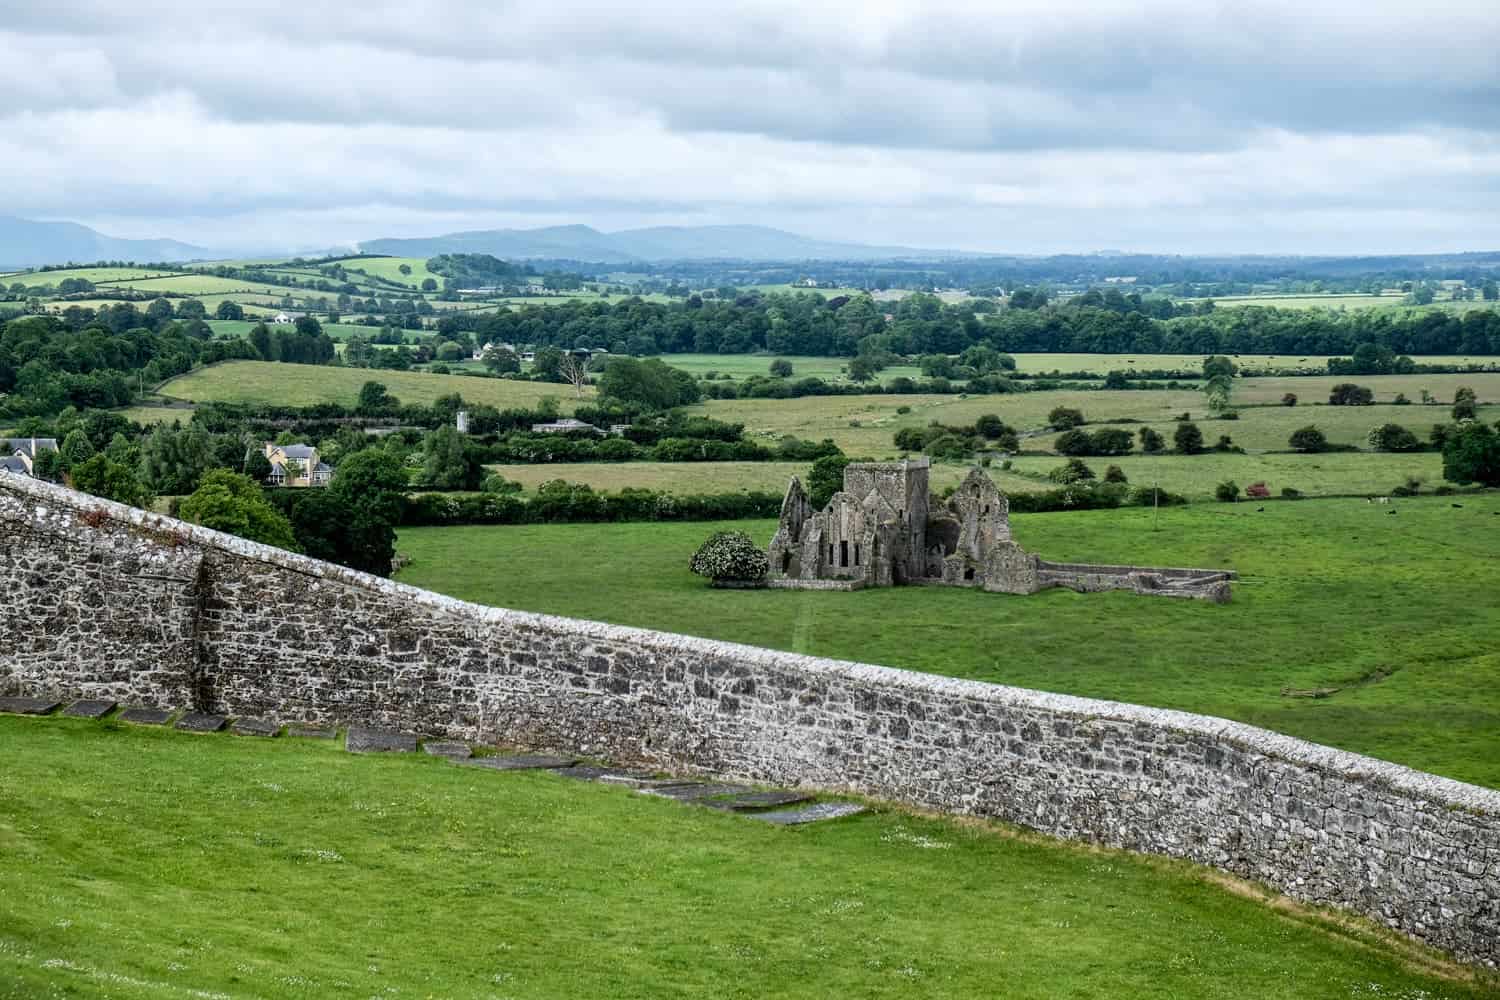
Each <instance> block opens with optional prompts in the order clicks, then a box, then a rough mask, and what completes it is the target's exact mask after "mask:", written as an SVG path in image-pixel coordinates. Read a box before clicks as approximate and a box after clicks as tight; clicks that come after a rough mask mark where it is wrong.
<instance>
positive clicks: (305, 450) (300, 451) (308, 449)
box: [281, 444, 318, 458]
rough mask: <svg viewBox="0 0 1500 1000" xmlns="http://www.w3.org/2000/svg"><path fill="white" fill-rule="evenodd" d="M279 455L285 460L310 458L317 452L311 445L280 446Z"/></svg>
mask: <svg viewBox="0 0 1500 1000" xmlns="http://www.w3.org/2000/svg"><path fill="white" fill-rule="evenodd" d="M281 453H282V454H283V455H285V456H286V457H287V458H312V457H313V456H315V455H316V454H317V453H318V450H317V449H316V448H314V447H312V446H311V445H305V444H288V445H282V446H281Z"/></svg>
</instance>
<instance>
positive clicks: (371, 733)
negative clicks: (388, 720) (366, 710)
mask: <svg viewBox="0 0 1500 1000" xmlns="http://www.w3.org/2000/svg"><path fill="white" fill-rule="evenodd" d="M344 749H345V750H348V751H349V752H350V753H415V752H416V750H417V738H416V737H415V736H412V735H410V734H409V733H400V732H397V731H396V730H394V729H376V728H374V727H372V726H350V727H349V731H348V732H347V733H345V734H344Z"/></svg>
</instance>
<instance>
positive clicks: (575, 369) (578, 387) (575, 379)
mask: <svg viewBox="0 0 1500 1000" xmlns="http://www.w3.org/2000/svg"><path fill="white" fill-rule="evenodd" d="M557 373H558V374H559V375H561V376H562V379H563V381H564V382H566V383H568V384H569V385H571V386H572V387H573V392H574V394H575V395H577V396H578V398H579V399H582V398H583V390H584V389H586V388H588V384H589V363H588V361H587V360H585V359H584V358H583V357H580V356H579V355H577V354H574V353H573V352H571V351H569V352H568V353H567V354H565V355H563V359H562V364H560V365H558V366H557Z"/></svg>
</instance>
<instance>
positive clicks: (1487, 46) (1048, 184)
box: [0, 0, 1500, 253]
mask: <svg viewBox="0 0 1500 1000" xmlns="http://www.w3.org/2000/svg"><path fill="white" fill-rule="evenodd" d="M715 6H716V5H713V4H703V3H700V2H690V0H681V2H668V3H660V4H657V3H650V2H645V3H632V4H628V5H627V4H603V3H599V4H585V3H574V2H571V0H549V2H546V3H505V2H498V0H491V2H477V0H475V2H456V0H455V2H445V0H430V2H427V3H423V4H413V3H410V2H402V3H382V2H379V0H364V2H361V3H359V4H357V5H356V4H344V3H303V4H294V5H293V4H288V5H280V4H272V5H267V4H240V3H221V2H215V0H192V2H162V0H135V2H132V3H129V4H122V3H119V2H118V0H108V2H105V0H97V2H95V0H60V2H59V3H56V4H42V3H31V2H29V0H0V11H4V12H5V16H4V17H3V18H0V95H4V96H3V98H0V192H3V193H4V195H5V198H6V201H5V202H0V214H10V215H18V216H24V217H31V218H46V219H70V220H76V221H80V222H84V223H87V224H89V225H94V226H96V227H97V228H100V229H102V230H103V231H105V232H108V233H110V234H111V235H119V236H134V237H146V236H171V237H176V238H179V239H185V240H190V241H193V242H198V243H203V244H206V245H210V246H229V245H241V246H243V245H245V244H248V243H254V244H260V245H275V246H284V247H293V246H295V247H304V248H311V247H324V246H328V245H330V244H333V243H336V242H342V241H355V240H359V239H362V238H363V239H369V238H374V237H379V236H415V235H431V234H436V233H441V232H447V231H451V230H455V229H479V228H494V227H501V226H539V225H551V224H558V223H575V222H582V223H587V224H590V225H593V226H596V227H598V228H601V229H607V230H612V229H620V228H626V227H632V226H640V225H666V224H699V223H758V224H765V225H773V226H779V227H782V228H786V229H790V230H794V231H797V232H801V233H805V234H808V235H812V236H817V237H822V238H828V239H845V240H854V241H860V242H869V243H882V244H905V245H911V246H929V247H956V248H964V249H973V250H991V251H1000V252H1024V253H1044V252H1055V251H1086V250H1095V249H1127V250H1151V251H1163V252H1217V251H1230V252H1296V253H1320V252H1352V253H1364V252H1383V251H1401V250H1405V251H1446V250H1461V249H1497V248H1500V197H1497V196H1500V54H1497V53H1500V7H1497V6H1496V4H1495V2H1494V0H1459V2H1453V0H1427V2H1425V3H1421V4H1411V3H1400V4H1397V3H1386V2H1383V0H1311V2H1309V0H1294V2H1262V0H1240V2H1231V3H1215V2H1212V0H1171V2H1161V3H1157V2H1148V3H1134V4H1127V3H1117V2H1112V0H1096V2H1077V0H1024V2H1019V3H1007V2H1001V0H990V2H983V3H974V4H968V3H959V2H944V0H929V2H926V3H918V2H910V3H907V2H882V0H860V2H844V0H832V2H828V0H825V2H819V3H806V2H797V3H792V2H785V3H783V2H746V3H738V4H725V5H722V7H720V9H715Z"/></svg>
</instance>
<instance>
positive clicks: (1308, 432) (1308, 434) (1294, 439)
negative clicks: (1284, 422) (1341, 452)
mask: <svg viewBox="0 0 1500 1000" xmlns="http://www.w3.org/2000/svg"><path fill="white" fill-rule="evenodd" d="M1287 444H1289V445H1291V446H1292V450H1293V451H1300V452H1302V453H1303V454H1307V455H1311V454H1315V453H1317V452H1320V451H1327V450H1328V438H1327V437H1325V436H1324V434H1323V432H1322V431H1320V430H1318V429H1317V428H1316V427H1314V426H1313V425H1312V424H1308V425H1307V426H1306V427H1302V428H1299V429H1297V430H1295V431H1292V436H1291V437H1289V438H1287Z"/></svg>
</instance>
